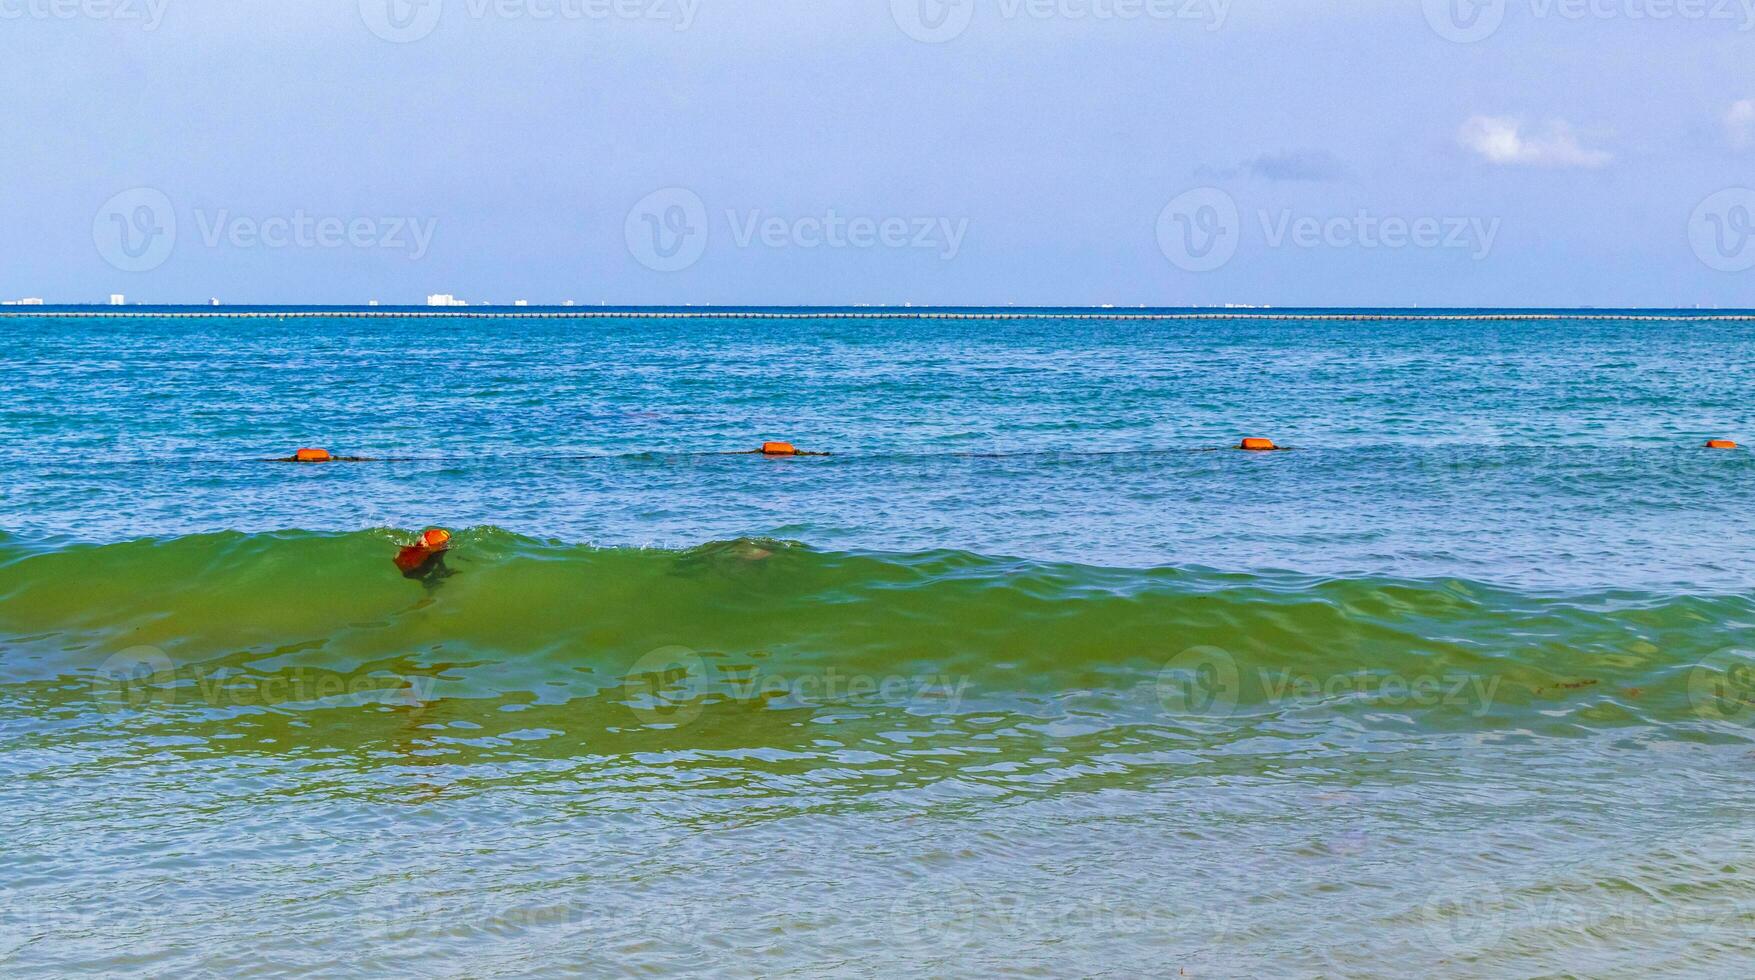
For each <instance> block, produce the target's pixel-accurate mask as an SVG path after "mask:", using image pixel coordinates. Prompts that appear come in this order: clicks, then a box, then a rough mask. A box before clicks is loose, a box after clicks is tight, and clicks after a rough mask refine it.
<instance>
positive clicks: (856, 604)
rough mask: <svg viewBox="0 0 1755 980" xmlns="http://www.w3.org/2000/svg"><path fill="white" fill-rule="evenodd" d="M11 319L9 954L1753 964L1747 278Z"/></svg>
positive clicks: (1069, 963)
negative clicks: (1251, 449)
mask: <svg viewBox="0 0 1755 980" xmlns="http://www.w3.org/2000/svg"><path fill="white" fill-rule="evenodd" d="M0 329H4V330H5V337H6V340H5V347H4V350H5V354H6V356H5V358H4V360H3V361H0V439H4V441H5V445H6V446H7V450H8V455H7V460H8V464H9V465H8V469H7V471H6V474H5V478H4V481H3V482H0V773H4V774H5V777H6V778H5V779H4V780H3V781H0V836H3V837H4V839H6V840H7V841H9V844H8V846H7V847H6V848H5V849H4V850H0V882H3V883H4V892H3V893H0V894H3V896H4V898H3V899H0V966H3V967H4V968H5V969H6V971H7V972H9V973H13V972H17V973H38V974H55V973H60V972H64V971H67V970H71V969H97V970H104V971H139V972H153V973H160V972H168V971H176V972H188V971H211V972H218V973H226V974H234V973H239V974H259V973H276V972H282V971H287V970H293V969H298V970H305V971H316V972H320V973H335V974H350V973H358V972H382V971H386V970H395V971H412V972H436V973H444V974H448V975H449V974H458V975H487V974H493V975H500V974H524V973H538V972H543V973H546V972H550V971H553V970H555V969H567V968H571V969H579V970H587V971H591V972H634V971H640V972H654V973H686V972H700V971H706V970H713V971H720V972H729V973H733V974H764V975H766V974H774V973H780V974H786V973H794V974H807V975H815V974H820V973H824V972H869V973H879V974H887V973H894V972H902V971H906V972H909V973H919V972H928V973H943V974H955V975H962V974H976V973H983V974H988V975H991V974H994V973H1004V972H1011V973H1021V974H1026V975H1037V974H1052V975H1059V974H1064V973H1077V974H1091V973H1104V972H1108V973H1114V974H1117V975H1133V974H1139V973H1150V974H1162V973H1172V974H1174V971H1175V970H1177V969H1185V970H1187V972H1188V973H1189V974H1190V975H1195V976H1230V975H1262V974H1269V975H1334V974H1349V975H1405V974H1407V973H1411V972H1428V971H1443V972H1445V973H1456V974H1465V975H1494V976H1497V975H1503V974H1506V973H1518V974H1545V973H1575V974H1590V975H1621V974H1625V975H1632V974H1634V973H1639V974H1640V975H1646V974H1648V973H1651V972H1658V973H1683V972H1689V973H1694V972H1702V971H1705V972H1712V973H1720V974H1734V973H1742V972H1747V970H1748V969H1749V967H1750V962H1749V961H1750V957H1749V955H1748V952H1747V947H1749V946H1750V943H1749V939H1750V935H1751V931H1752V927H1755V864H1752V861H1755V831H1752V830H1751V829H1750V828H1751V827H1752V826H1755V824H1752V823H1751V821H1750V819H1749V817H1750V806H1749V804H1748V800H1749V799H1750V790H1751V789H1755V786H1752V783H1755V778H1752V777H1755V745H1752V740H1751V734H1752V732H1755V729H1752V727H1751V725H1752V723H1755V652H1752V651H1755V646H1752V643H1755V634H1752V633H1751V630H1752V629H1755V598H1752V596H1751V592H1750V582H1751V580H1752V578H1755V548H1752V545H1755V533H1752V532H1751V530H1750V528H1749V523H1748V520H1747V515H1748V514H1749V513H1750V511H1751V505H1752V504H1755V489H1752V486H1751V476H1752V475H1755V462H1751V456H1750V453H1749V452H1747V451H1743V450H1738V451H1708V450H1705V449H1703V448H1701V445H1702V443H1703V442H1704V441H1705V440H1706V439H1708V438H1732V439H1737V440H1738V441H1741V442H1745V443H1748V442H1751V441H1755V424H1752V416H1755V408H1752V407H1751V406H1752V403H1751V401H1750V399H1749V397H1748V395H1749V392H1750V391H1751V390H1755V385H1752V382H1755V367H1751V366H1750V365H1751V362H1752V358H1751V354H1752V353H1755V323H1752V322H1749V321H1740V320H1703V319H1687V318H1683V319H1670V320H1650V319H1635V318H1628V317H1623V318H1562V319H1543V320H1497V319H1443V320H1439V319H1432V320H1420V319H1415V320H1407V319H1363V320H1339V319H1320V318H1304V319H1266V318H1228V319H1221V318H1210V319H1203V318H1194V319H1144V320H1114V319H1102V318H1075V317H1053V316H1042V317H1030V318H1023V319H1013V320H984V319H974V318H963V319H956V318H952V319H907V318H896V319H844V318H833V317H820V318H802V319H784V320H778V319H755V318H748V317H724V318H706V319H701V318H681V317H673V318H654V317H626V318H590V319H587V318H575V319H528V320H526V319H477V320H470V319H432V318H420V317H387V318H378V319H360V318H347V317H326V318H288V319H224V318H189V319H184V318H164V317H150V316H136V317H124V318H98V317H87V318H46V317H44V318H27V317H6V318H0ZM1244 435H1252V436H1266V437H1271V438H1273V439H1275V440H1277V441H1278V442H1279V443H1280V444H1281V445H1282V446H1287V447H1291V448H1292V449H1293V451H1290V452H1282V453H1269V454H1248V453H1241V452H1236V451H1232V450H1230V449H1229V448H1228V447H1230V446H1233V445H1235V444H1236V443H1237V441H1238V440H1239V439H1240V438H1241V437H1242V436H1244ZM770 439H787V440H790V441H792V442H794V443H796V444H797V445H798V446H799V447H800V448H803V449H809V450H821V451H825V452H829V453H832V454H833V455H830V456H826V457H812V458H801V459H767V458H762V457H760V456H753V455H748V454H742V453H743V452H744V451H745V450H749V449H752V448H754V447H756V446H757V445H759V444H760V443H761V442H763V441H764V440H770ZM301 446H323V447H326V448H329V449H331V450H333V451H335V452H337V453H344V454H348V455H360V456H368V457H373V458H374V459H376V460H377V461H375V462H369V463H357V464H328V465H320V466H298V465H290V464H282V463H272V462H265V460H268V459H271V458H274V457H280V456H285V455H288V454H290V453H291V452H292V451H293V450H294V449H296V448H299V447H301ZM434 524H437V525H443V526H446V527H450V528H452V529H454V530H456V531H457V539H456V542H457V543H456V547H455V549H454V551H453V554H452V556H451V558H450V559H449V563H450V567H451V569H452V570H453V571H454V572H455V574H454V575H453V576H451V577H450V578H447V579H445V580H443V581H442V582H438V583H429V584H426V585H423V584H422V583H419V582H411V581H407V580H404V579H403V578H401V577H400V575H399V574H398V573H397V572H396V570H395V568H394V567H393V566H392V564H391V561H390V559H391V558H392V557H393V556H394V555H395V552H396V548H397V546H398V545H399V544H400V543H402V542H403V541H404V540H405V539H406V538H407V537H409V535H410V534H411V533H412V532H413V531H415V530H418V529H419V528H422V527H425V526H428V525H434Z"/></svg>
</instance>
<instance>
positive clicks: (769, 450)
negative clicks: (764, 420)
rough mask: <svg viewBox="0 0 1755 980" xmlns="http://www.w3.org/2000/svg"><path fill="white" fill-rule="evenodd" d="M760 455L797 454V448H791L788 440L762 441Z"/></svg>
mask: <svg viewBox="0 0 1755 980" xmlns="http://www.w3.org/2000/svg"><path fill="white" fill-rule="evenodd" d="M762 455H763V456H797V455H798V450H797V449H795V448H793V446H792V443H790V442H764V443H762Z"/></svg>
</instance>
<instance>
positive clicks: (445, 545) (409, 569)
mask: <svg viewBox="0 0 1755 980" xmlns="http://www.w3.org/2000/svg"><path fill="white" fill-rule="evenodd" d="M450 547H451V532H450V531H447V530H444V529H443V528H437V527H434V528H428V529H427V530H425V531H422V532H421V536H420V537H419V538H418V539H417V540H416V541H415V542H414V544H411V545H409V546H408V547H406V548H403V549H402V550H401V551H399V552H397V553H396V567H397V568H399V569H401V570H402V574H403V575H404V576H405V577H408V578H418V577H421V576H422V575H425V574H428V573H429V572H431V571H432V570H434V569H435V568H437V569H440V570H442V569H443V568H444V559H443V557H442V556H443V555H444V554H445V552H446V551H448V550H450Z"/></svg>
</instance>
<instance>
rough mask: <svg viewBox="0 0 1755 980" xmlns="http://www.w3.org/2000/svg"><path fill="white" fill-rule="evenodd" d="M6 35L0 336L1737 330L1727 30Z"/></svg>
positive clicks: (124, 23)
mask: <svg viewBox="0 0 1755 980" xmlns="http://www.w3.org/2000/svg"><path fill="white" fill-rule="evenodd" d="M8 10H11V11H13V12H14V13H16V14H17V16H10V15H9V16H8V17H7V18H6V21H7V22H6V24H5V25H4V26H5V30H4V31H3V32H0V82H3V83H4V84H5V86H6V91H7V92H8V109H9V115H10V117H11V121H12V124H13V127H14V131H15V132H16V133H28V134H30V138H29V140H28V147H29V149H28V151H25V150H24V147H25V146H26V145H27V141H22V140H21V141H15V143H14V146H15V151H14V152H12V153H9V154H4V155H0V181H3V182H4V186H5V187H6V189H7V190H6V193H5V194H4V195H0V254H4V256H5V258H6V261H5V262H3V263H0V299H4V300H6V301H8V302H17V301H20V300H25V299H38V298H40V299H42V300H43V301H45V302H46V303H48V304H51V305H53V304H70V303H92V304H104V303H106V302H107V301H108V298H109V297H111V296H112V295H113V294H122V295H124V296H126V297H127V302H129V303H148V304H158V303H177V304H200V305H205V304H209V303H210V302H211V301H212V300H213V299H214V298H216V297H217V298H221V299H223V300H224V301H225V302H226V303H235V304H238V305H250V304H360V305H363V304H365V303H367V302H368V301H370V300H374V299H375V300H377V301H379V302H381V303H384V304H386V305H414V306H418V305H423V304H425V303H426V302H427V300H428V297H431V296H435V295H439V294H451V295H453V296H455V297H460V298H462V299H463V300H464V301H465V302H469V303H471V304H472V305H479V304H480V303H481V302H482V301H483V298H485V299H486V300H490V301H493V302H495V303H496V304H498V305H511V304H512V303H513V302H515V301H517V300H525V301H527V302H528V303H530V304H532V305H537V306H550V305H560V304H562V303H563V302H565V301H567V300H572V301H573V302H575V303H577V304H578V305H581V306H594V305H656V306H683V305H825V306H852V305H885V306H903V305H906V304H910V303H911V304H914V305H916V306H926V305H938V306H1005V305H1020V306H1101V305H1103V304H1112V305H1115V306H1118V307H1125V306H1138V305H1146V306H1154V307H1187V306H1223V305H1226V304H1240V305H1264V306H1268V305H1271V306H1281V307H1286V306H1397V307H1574V306H1595V307H1604V308H1609V307H1665V308H1691V307H1706V308H1714V307H1717V308H1742V307H1749V306H1755V289H1751V288H1750V287H1751V284H1752V283H1755V279H1752V278H1751V277H1755V217H1752V216H1755V190H1752V189H1750V188H1751V187H1752V186H1755V173H1751V172H1750V171H1751V164H1755V67H1752V66H1755V58H1751V57H1750V56H1751V55H1752V54H1755V3H1747V2H1745V0H1736V2H1734V3H1731V4H1729V5H1728V6H1727V5H1720V4H1705V3H1702V4H1693V3H1690V2H1689V0H1679V2H1668V0H1617V2H1616V3H1614V4H1604V3H1590V4H1583V3H1576V2H1562V0H1518V2H1510V0H1481V2H1476V0H1426V2H1423V3H1421V2H1398V3H1390V2H1387V0H1365V2H1357V0H1355V2H1353V3H1341V2H1339V0H1333V2H1313V3H1309V4H1300V5H1287V4H1284V3H1267V2H1257V3H1250V2H1247V0H1175V2H1170V0H1053V2H1048V0H991V2H989V0H874V2H870V3H864V4H855V5H845V6H843V7H838V8H828V7H826V6H825V5H821V4H811V3H807V2H803V0H627V2H626V3H621V4H608V3H592V2H584V0H580V2H576V3H572V4H567V3H562V2H560V0H496V2H489V0H443V2H441V0H426V2H417V0H319V2H313V3H309V4H302V5H282V7H278V8H270V9H254V8H252V9H248V10H245V9H240V8H237V7H236V6H235V5H228V4H225V3H221V2H219V0H136V2H133V3H128V4H114V3H111V4H100V3H96V2H87V3H67V4H59V5H57V4H42V3H37V4H31V3H21V4H19V5H16V7H13V8H8ZM1606 80H1612V84H1609V83H1607V82H1606Z"/></svg>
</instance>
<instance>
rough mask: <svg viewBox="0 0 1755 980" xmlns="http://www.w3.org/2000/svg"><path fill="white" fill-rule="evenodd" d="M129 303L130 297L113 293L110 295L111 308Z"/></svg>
mask: <svg viewBox="0 0 1755 980" xmlns="http://www.w3.org/2000/svg"><path fill="white" fill-rule="evenodd" d="M127 302H128V297H126V296H124V295H122V294H121V293H111V294H110V305H111V306H124V305H126V304H127Z"/></svg>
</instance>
